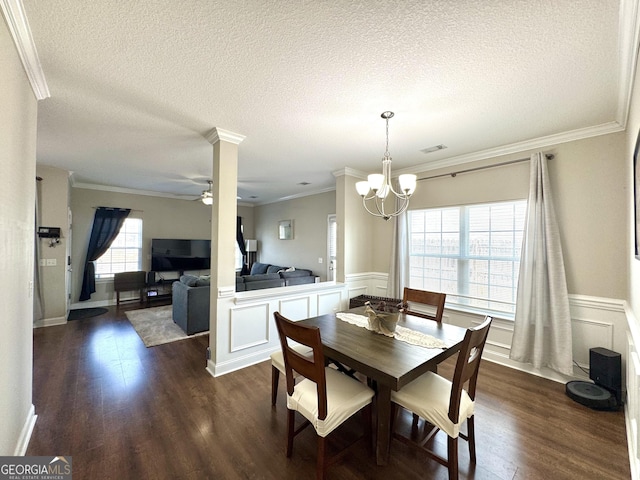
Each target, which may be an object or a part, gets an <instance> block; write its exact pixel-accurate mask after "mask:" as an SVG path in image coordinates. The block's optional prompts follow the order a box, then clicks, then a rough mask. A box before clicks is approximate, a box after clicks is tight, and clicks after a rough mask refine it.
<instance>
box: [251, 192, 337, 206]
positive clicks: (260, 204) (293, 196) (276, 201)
mask: <svg viewBox="0 0 640 480" xmlns="http://www.w3.org/2000/svg"><path fill="white" fill-rule="evenodd" d="M335 190H336V187H329V188H322V189H318V190H313V191H309V192H304V193H296V194H295V195H288V196H286V197H280V198H277V199H275V200H268V201H265V202H259V203H255V204H254V205H255V206H258V207H259V206H262V205H270V204H272V203H278V202H285V201H287V200H294V199H296V198H304V197H310V196H312V195H319V194H321V193H327V192H335Z"/></svg>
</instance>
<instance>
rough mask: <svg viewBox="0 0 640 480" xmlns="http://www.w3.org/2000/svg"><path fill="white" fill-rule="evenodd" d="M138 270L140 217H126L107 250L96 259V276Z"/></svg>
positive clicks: (140, 231) (139, 260) (140, 267)
mask: <svg viewBox="0 0 640 480" xmlns="http://www.w3.org/2000/svg"><path fill="white" fill-rule="evenodd" d="M138 270H142V219H140V218H127V219H126V220H125V221H124V224H123V225H122V228H120V233H118V236H117V237H116V239H115V240H114V241H113V243H112V244H111V247H109V250H107V251H106V252H105V253H104V254H103V255H102V256H101V257H100V258H99V259H97V260H96V278H110V277H113V274H114V273H119V272H132V271H133V272H135V271H138Z"/></svg>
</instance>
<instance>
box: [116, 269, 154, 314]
mask: <svg viewBox="0 0 640 480" xmlns="http://www.w3.org/2000/svg"><path fill="white" fill-rule="evenodd" d="M146 286H147V272H144V271H139V272H120V273H116V274H114V275H113V289H114V290H115V292H116V305H117V306H119V305H120V293H121V292H131V291H134V290H138V291H139V292H140V302H141V303H142V301H143V300H144V290H145V287H146Z"/></svg>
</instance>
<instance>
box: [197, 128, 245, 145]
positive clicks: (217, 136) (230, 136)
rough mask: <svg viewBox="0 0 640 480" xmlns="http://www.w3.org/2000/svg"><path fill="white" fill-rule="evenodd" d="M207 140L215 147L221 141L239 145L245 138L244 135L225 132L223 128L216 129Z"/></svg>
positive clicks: (208, 135)
mask: <svg viewBox="0 0 640 480" xmlns="http://www.w3.org/2000/svg"><path fill="white" fill-rule="evenodd" d="M205 138H206V139H207V140H208V141H209V143H210V144H211V145H215V144H216V143H218V142H220V141H223V142H229V143H233V144H235V145H239V144H240V142H242V140H244V138H245V137H244V135H240V134H239V133H233V132H230V131H228V130H223V129H222V128H218V127H215V128H214V129H213V130H211V131H210V132H209V133H208V134H207V136H206V137H205Z"/></svg>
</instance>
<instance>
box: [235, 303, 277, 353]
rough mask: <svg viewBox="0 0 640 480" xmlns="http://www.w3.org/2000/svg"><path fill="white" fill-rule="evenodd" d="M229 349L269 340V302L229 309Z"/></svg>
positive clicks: (237, 348) (254, 344) (259, 343)
mask: <svg viewBox="0 0 640 480" xmlns="http://www.w3.org/2000/svg"><path fill="white" fill-rule="evenodd" d="M230 313H231V319H230V329H229V331H230V334H231V335H230V336H231V345H230V351H231V352H237V351H239V350H243V349H246V348H249V347H255V346H256V345H262V344H265V343H268V342H269V316H270V315H269V304H268V303H262V304H260V305H254V306H247V307H243V308H236V309H233V310H231V312H230Z"/></svg>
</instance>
